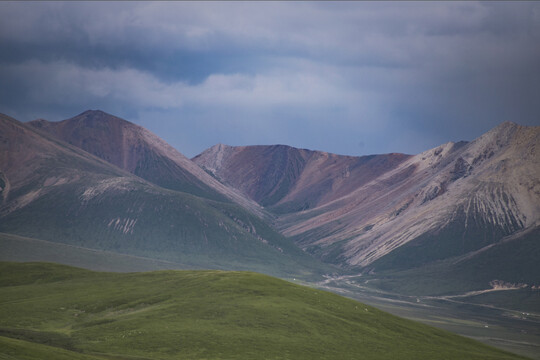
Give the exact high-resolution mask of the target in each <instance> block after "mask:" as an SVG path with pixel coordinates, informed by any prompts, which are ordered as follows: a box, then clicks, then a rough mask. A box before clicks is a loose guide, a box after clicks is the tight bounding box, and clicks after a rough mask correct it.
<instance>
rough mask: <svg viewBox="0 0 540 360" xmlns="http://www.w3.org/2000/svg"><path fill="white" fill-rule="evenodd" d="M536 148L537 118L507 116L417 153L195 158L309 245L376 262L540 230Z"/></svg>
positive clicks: (443, 252)
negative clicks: (466, 137)
mask: <svg viewBox="0 0 540 360" xmlns="http://www.w3.org/2000/svg"><path fill="white" fill-rule="evenodd" d="M539 148H540V127H523V126H519V125H516V124H513V123H503V124H501V125H500V126H498V127H497V128H495V129H493V130H492V131H490V132H488V133H486V134H484V135H483V136H481V137H479V138H478V139H476V140H474V141H472V142H470V143H465V142H460V143H447V144H444V145H441V146H439V147H437V148H434V149H431V150H428V151H426V152H423V153H421V154H418V155H415V156H407V155H401V154H388V155H378V156H370V157H348V156H339V155H333V154H327V153H322V152H312V151H308V150H300V149H294V148H290V147H284V146H253V147H228V146H224V145H217V146H214V147H213V148H210V149H208V150H207V151H205V152H203V153H202V154H200V155H199V156H197V157H195V158H194V159H193V160H194V161H195V162H197V163H198V164H199V165H200V166H202V167H203V168H205V169H207V170H208V171H210V172H212V173H214V174H215V175H216V176H217V177H218V178H219V179H221V180H222V181H223V182H224V183H227V184H231V185H232V186H236V187H237V188H238V189H239V190H241V191H242V192H243V193H244V194H246V195H247V196H250V197H251V198H252V199H254V200H256V201H259V202H260V203H261V204H262V205H266V206H267V208H268V209H270V210H274V212H275V213H276V214H278V215H279V217H278V219H277V222H276V225H277V226H278V228H279V229H280V230H281V231H282V233H283V234H285V235H286V236H289V237H292V238H293V239H295V241H296V242H297V243H298V244H299V245H300V246H301V247H302V248H304V249H305V250H307V251H309V252H311V253H314V254H316V255H317V256H319V257H321V258H322V259H324V260H325V261H329V262H336V263H341V264H342V265H346V266H358V267H362V268H364V269H372V270H373V269H387V268H394V269H395V268H411V267H417V266H422V265H424V264H427V263H432V262H434V261H438V260H443V259H447V258H452V257H455V256H461V255H464V254H473V252H477V251H481V249H484V248H486V247H489V246H493V245H494V244H497V243H499V242H500V241H501V240H502V239H506V237H508V236H511V235H513V238H518V239H519V236H517V235H519V233H520V232H531V231H532V232H537V231H538V227H539V225H540V155H539V154H538V151H539ZM261 189H262V190H261ZM293 204H294V205H293Z"/></svg>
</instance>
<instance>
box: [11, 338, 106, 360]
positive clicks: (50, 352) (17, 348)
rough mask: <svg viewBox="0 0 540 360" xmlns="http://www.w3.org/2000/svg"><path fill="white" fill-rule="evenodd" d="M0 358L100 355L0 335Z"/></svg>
mask: <svg viewBox="0 0 540 360" xmlns="http://www.w3.org/2000/svg"><path fill="white" fill-rule="evenodd" d="M0 359H2V360H35V359H40V360H98V359H101V360H103V359H106V358H104V357H100V356H92V355H85V354H81V353H77V352H74V351H69V350H65V349H63V348H59V347H54V346H48V345H42V344H39V343H35V342H31V341H24V340H18V339H15V338H8V337H4V336H0Z"/></svg>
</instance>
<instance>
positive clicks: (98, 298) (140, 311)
mask: <svg viewBox="0 0 540 360" xmlns="http://www.w3.org/2000/svg"><path fill="white" fill-rule="evenodd" d="M0 286H1V291H2V297H1V298H0V304H1V306H0V331H1V335H2V336H3V337H0V343H2V344H9V345H10V347H9V351H10V352H11V356H12V357H14V358H25V357H24V356H23V355H21V356H19V355H18V354H19V353H21V354H22V353H26V354H28V353H31V352H32V351H37V350H35V349H37V348H38V347H39V346H46V349H47V350H48V352H47V353H45V352H44V353H43V355H42V356H41V358H44V359H47V358H51V359H54V358H57V357H55V354H54V349H56V351H57V352H58V353H60V352H62V351H72V352H74V353H75V354H77V357H75V356H74V357H73V358H82V359H84V358H91V357H90V356H96V357H97V356H101V357H102V358H115V359H133V358H138V359H415V360H416V359H519V358H521V357H519V356H517V355H513V354H510V353H506V352H503V351H500V350H497V349H494V348H491V347H488V346H485V345H483V344H480V343H478V342H475V341H473V340H470V339H466V338H463V337H460V336H457V335H454V334H451V333H448V332H445V331H441V330H437V329H434V328H431V327H428V326H425V325H422V324H418V323H415V322H412V321H408V320H403V319H400V318H397V317H395V316H392V315H389V314H387V313H384V312H381V311H379V310H376V309H374V308H372V307H369V306H367V305H364V304H361V303H359V302H356V301H353V300H350V299H346V298H343V297H340V296H338V295H335V294H331V293H327V292H324V291H320V290H314V289H311V288H307V287H303V286H299V285H294V284H292V283H288V282H285V281H283V280H278V279H276V278H271V277H268V276H265V275H260V274H255V273H242V272H221V271H160V272H153V273H132V274H118V273H95V272H90V271H85V270H82V269H76V268H71V267H67V266H60V265H53V264H43V263H26V264H14V263H1V264H0ZM12 339H18V340H17V341H15V340H12ZM29 343H31V344H29ZM25 344H28V346H25ZM7 351H8V350H7V347H4V346H3V347H2V348H0V354H1V353H4V354H5V353H6V352H7ZM79 354H81V355H79ZM82 355H87V356H88V357H83V356H82ZM4 357H6V358H7V356H4ZM26 358H28V357H26ZM58 358H60V357H58Z"/></svg>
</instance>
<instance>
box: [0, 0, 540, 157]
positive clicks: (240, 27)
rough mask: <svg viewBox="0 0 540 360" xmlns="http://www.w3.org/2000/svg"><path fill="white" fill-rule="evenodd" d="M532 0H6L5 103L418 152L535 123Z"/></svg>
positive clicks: (536, 22) (350, 148)
mask: <svg viewBox="0 0 540 360" xmlns="http://www.w3.org/2000/svg"><path fill="white" fill-rule="evenodd" d="M538 44H540V4H539V3H536V2H508V3H507V2H481V3H476V2H442V3H438V2H434V3H426V2H414V3H408V2H395V3H394V2H380V3H370V2H343V3H337V2H294V3H290V2H202V3H197V2H135V3H128V2H116V3H114V2H113V3H102V2H88V3H86V2H73V3H71V2H59V3H56V2H38V3H27V2H22V3H15V2H2V3H0V111H1V112H4V113H7V114H9V115H12V116H15V117H17V118H19V119H21V120H31V119H33V118H37V117H45V118H48V119H50V120H60V119H64V118H67V117H71V116H73V115H75V114H77V113H80V112H82V111H83V110H86V109H88V108H94V109H95V108H99V109H103V110H105V111H108V112H111V113H113V114H115V115H119V116H122V117H125V118H127V119H128V120H132V121H135V122H138V123H139V124H141V125H143V126H146V127H148V128H149V129H151V130H152V131H154V132H156V133H157V134H158V135H160V136H162V137H164V138H165V139H166V140H167V141H169V142H170V143H171V144H173V145H174V146H175V147H177V148H178V149H179V150H180V151H182V152H184V153H186V155H188V156H192V155H195V154H196V153H198V152H200V151H202V150H203V149H204V148H205V147H208V146H211V145H213V144H214V143H216V142H222V143H229V144H232V145H240V144H256V143H261V144H270V143H287V144H290V145H293V146H299V147H307V148H315V149H321V150H326V151H331V152H337V153H347V154H354V155H356V154H367V153H381V152H407V153H416V152H420V151H422V150H425V149H427V148H430V147H432V146H436V145H438V144H440V143H442V142H446V141H450V140H461V139H467V140H469V139H472V138H473V137H475V136H478V135H479V134H481V133H482V132H485V131H487V130H489V129H490V128H491V127H494V126H496V125H497V124H499V123H500V122H502V121H506V120H510V121H515V122H517V123H520V124H527V125H538V124H540V46H538Z"/></svg>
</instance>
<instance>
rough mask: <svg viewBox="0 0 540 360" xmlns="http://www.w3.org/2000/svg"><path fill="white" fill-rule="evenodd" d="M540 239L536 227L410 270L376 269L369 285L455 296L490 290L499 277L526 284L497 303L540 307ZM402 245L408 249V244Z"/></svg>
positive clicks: (397, 290)
mask: <svg viewBox="0 0 540 360" xmlns="http://www.w3.org/2000/svg"><path fill="white" fill-rule="evenodd" d="M539 239H540V228H538V227H537V228H533V229H530V230H528V231H526V232H524V233H518V234H516V235H513V236H511V237H508V238H504V239H503V240H502V241H500V242H498V243H496V244H493V245H491V246H488V247H486V248H485V249H482V250H481V251H477V252H473V253H470V254H467V255H463V256H456V257H452V258H449V259H446V260H443V261H435V262H431V263H428V264H425V265H421V266H417V267H414V268H409V269H402V270H396V269H388V270H382V271H380V272H375V274H372V275H368V278H370V279H371V280H370V282H369V283H370V286H377V287H379V288H381V289H384V290H391V291H395V292H399V293H403V294H409V295H454V294H462V293H466V292H469V291H475V290H483V289H489V288H491V285H490V283H491V282H492V281H495V280H497V281H499V282H501V281H502V282H504V283H508V284H513V285H515V286H521V287H523V289H522V291H520V292H519V293H518V292H516V291H509V292H504V295H505V296H504V299H505V301H504V304H503V303H502V302H500V301H499V303H498V305H500V306H506V307H512V308H522V305H525V304H527V303H531V304H536V305H528V306H527V308H529V309H534V310H540V305H539V304H540V301H539V298H538V296H539V295H540V290H538V288H539V286H540V266H539V263H538V259H539V258H540V249H539V247H538V241H539ZM403 248H404V249H403V250H406V249H408V247H406V246H404V247H403ZM399 250H400V249H398V251H399ZM402 254H403V253H402ZM390 255H392V258H391V259H392V260H393V261H396V260H397V259H398V258H397V257H396V256H395V255H393V253H391V254H390ZM385 258H386V257H383V258H381V263H383V261H385V260H387V259H385ZM405 259H406V258H405ZM516 259H519V261H517V260H516ZM375 264H377V262H376V263H375ZM398 269H399V268H398ZM535 289H536V290H535ZM514 294H518V296H521V298H520V300H519V301H518V300H517V298H513V295H514ZM500 295H501V294H497V295H490V297H499V296H500ZM486 303H489V301H486ZM523 309H525V307H523Z"/></svg>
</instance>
